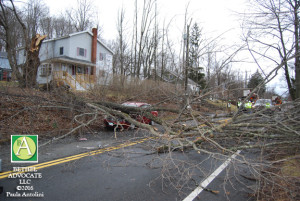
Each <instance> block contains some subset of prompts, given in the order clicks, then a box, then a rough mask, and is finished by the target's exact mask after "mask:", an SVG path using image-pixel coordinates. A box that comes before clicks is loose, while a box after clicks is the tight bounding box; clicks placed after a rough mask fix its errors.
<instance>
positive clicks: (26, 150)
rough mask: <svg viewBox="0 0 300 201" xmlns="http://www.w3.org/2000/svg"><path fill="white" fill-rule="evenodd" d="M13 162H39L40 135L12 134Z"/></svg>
mask: <svg viewBox="0 0 300 201" xmlns="http://www.w3.org/2000/svg"><path fill="white" fill-rule="evenodd" d="M11 162H12V163H37V162H38V136H37V135H12V136H11Z"/></svg>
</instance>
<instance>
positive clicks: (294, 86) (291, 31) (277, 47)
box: [244, 0, 300, 100]
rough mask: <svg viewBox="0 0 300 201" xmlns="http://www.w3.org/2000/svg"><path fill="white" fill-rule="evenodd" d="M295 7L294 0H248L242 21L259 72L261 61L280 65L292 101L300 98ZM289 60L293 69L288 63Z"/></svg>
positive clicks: (299, 62)
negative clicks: (248, 4)
mask: <svg viewBox="0 0 300 201" xmlns="http://www.w3.org/2000/svg"><path fill="white" fill-rule="evenodd" d="M299 5H300V3H299V1H298V0H269V1H265V0H252V1H250V6H251V10H250V13H246V14H245V21H244V28H245V29H246V31H247V34H245V41H246V42H247V44H248V49H249V51H250V53H251V55H252V56H253V59H254V60H255V62H256V63H257V64H258V65H259V67H260V69H261V70H262V72H264V70H265V69H263V67H262V66H260V64H259V59H261V58H264V59H266V60H269V61H271V62H274V63H275V64H276V66H278V65H279V64H280V63H282V62H283V63H284V65H283V66H282V68H281V69H283V71H284V75H285V80H286V83H287V86H288V90H289V94H290V96H291V97H292V99H293V100H295V99H297V98H300V59H299V58H300V55H299V42H298V41H299V17H298V12H299ZM291 58H294V59H295V63H294V66H291V65H290V64H289V63H288V60H289V59H291ZM293 67H294V73H292V71H293ZM277 71H278V70H277ZM277 71H276V72H274V73H275V74H277Z"/></svg>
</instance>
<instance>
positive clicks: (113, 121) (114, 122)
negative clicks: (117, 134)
mask: <svg viewBox="0 0 300 201" xmlns="http://www.w3.org/2000/svg"><path fill="white" fill-rule="evenodd" d="M122 105H124V106H127V107H140V108H148V107H151V105H150V104H148V103H141V102H125V103H123V104H122ZM151 114H152V115H153V116H155V117H157V116H158V112H157V111H151ZM130 116H131V117H132V118H134V119H135V120H137V121H138V122H142V123H144V124H150V125H152V124H153V122H152V121H151V120H150V119H148V118H147V117H145V116H141V115H140V114H130ZM104 125H105V127H107V128H115V127H116V126H118V128H122V127H123V128H124V129H127V128H129V127H130V126H131V124H130V123H129V122H128V121H126V120H125V119H122V118H118V117H106V118H105V119H104Z"/></svg>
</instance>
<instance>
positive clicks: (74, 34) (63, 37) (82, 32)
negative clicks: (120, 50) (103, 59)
mask: <svg viewBox="0 0 300 201" xmlns="http://www.w3.org/2000/svg"><path fill="white" fill-rule="evenodd" d="M85 33H87V34H89V35H91V36H93V34H92V32H90V31H88V30H86V31H80V32H75V33H71V34H69V35H67V36H62V37H59V38H52V39H48V40H44V42H43V43H47V42H51V41H56V40H61V39H65V38H69V37H72V36H76V35H80V34H85ZM97 41H98V42H99V43H100V44H101V45H102V46H103V47H104V48H105V49H106V50H108V51H109V52H110V53H112V54H114V52H113V51H112V50H111V49H110V48H109V47H107V46H106V45H105V44H104V43H103V42H101V41H100V39H99V38H97Z"/></svg>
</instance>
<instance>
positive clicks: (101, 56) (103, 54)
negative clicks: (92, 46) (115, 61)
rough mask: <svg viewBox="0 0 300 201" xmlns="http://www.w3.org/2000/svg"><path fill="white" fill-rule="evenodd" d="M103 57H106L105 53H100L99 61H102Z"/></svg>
mask: <svg viewBox="0 0 300 201" xmlns="http://www.w3.org/2000/svg"><path fill="white" fill-rule="evenodd" d="M105 57H106V54H105V53H100V57H99V60H100V61H104V60H105Z"/></svg>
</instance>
